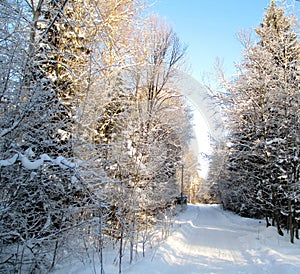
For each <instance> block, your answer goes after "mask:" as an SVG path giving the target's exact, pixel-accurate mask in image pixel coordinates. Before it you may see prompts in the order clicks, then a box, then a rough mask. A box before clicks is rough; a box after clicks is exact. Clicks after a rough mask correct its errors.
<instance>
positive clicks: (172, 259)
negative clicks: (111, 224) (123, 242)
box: [55, 205, 300, 274]
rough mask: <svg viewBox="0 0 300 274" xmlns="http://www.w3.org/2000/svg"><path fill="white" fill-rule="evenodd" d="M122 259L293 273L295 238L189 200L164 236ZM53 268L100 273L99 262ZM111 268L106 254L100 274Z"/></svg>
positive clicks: (155, 271) (176, 271) (199, 269)
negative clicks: (136, 254)
mask: <svg viewBox="0 0 300 274" xmlns="http://www.w3.org/2000/svg"><path fill="white" fill-rule="evenodd" d="M110 256H111V255H110ZM110 258H111V260H110ZM123 261H124V265H123V271H122V273H124V274H205V273H229V274H231V273H232V274H237V273H247V274H249V273H255V274H259V273H270V274H271V273H272V274H277V273H278V274H283V273H289V274H293V273H300V240H295V244H291V243H290V242H289V237H288V235H286V236H284V237H282V236H279V235H278V234H277V232H276V229H275V228H273V227H269V228H266V227H265V222H264V221H260V220H253V219H248V218H242V217H239V216H237V215H234V214H232V213H230V212H227V211H223V210H222V209H221V208H220V206H219V205H188V207H187V209H186V210H185V211H184V212H182V213H180V214H179V215H178V216H177V217H176V218H175V221H174V225H173V228H172V232H171V235H170V236H169V237H168V239H167V240H165V241H163V242H161V243H160V244H159V245H157V246H156V247H155V248H152V249H150V248H149V249H148V252H147V254H146V257H145V258H142V256H141V255H140V256H139V257H138V258H137V260H136V261H135V262H134V263H133V264H131V265H130V264H128V262H127V261H128V258H127V257H126V256H125V257H124V258H123ZM109 262H110V263H111V264H110V263H109ZM95 270H96V272H95ZM55 273H56V274H62V273H76V274H92V273H100V266H99V265H97V264H96V265H94V267H92V266H89V265H82V264H81V265H80V264H71V263H70V264H69V265H68V266H67V267H66V266H60V267H57V270H56V271H55ZM112 273H118V266H117V265H115V264H113V258H112V257H107V258H106V259H105V274H112Z"/></svg>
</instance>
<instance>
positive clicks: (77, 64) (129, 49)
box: [0, 0, 191, 273]
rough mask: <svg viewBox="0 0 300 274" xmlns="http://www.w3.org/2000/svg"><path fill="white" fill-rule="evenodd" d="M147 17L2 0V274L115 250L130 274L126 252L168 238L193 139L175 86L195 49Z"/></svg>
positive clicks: (131, 9) (81, 5)
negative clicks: (155, 231) (155, 236)
mask: <svg viewBox="0 0 300 274" xmlns="http://www.w3.org/2000/svg"><path fill="white" fill-rule="evenodd" d="M144 8H145V5H144V4H143V2H142V1H136V0H121V1H113V0H111V1H107V0H97V1H89V0H88V1H85V0H65V1H59V0H58V1H56V0H37V1H29V0H5V1H1V3H0V18H1V19H0V20H1V31H0V50H1V51H0V56H1V62H0V74H1V93H0V100H1V101H0V102H1V108H0V109H1V110H0V126H1V130H0V138H1V139H0V176H1V183H0V188H1V194H0V203H1V204H0V254H1V255H0V272H5V273H12V272H13V273H24V272H29V273H41V272H49V271H50V270H51V269H53V268H54V267H55V265H56V263H57V262H58V261H61V260H63V259H64V257H65V256H67V254H71V253H72V254H73V255H76V254H77V256H78V258H81V255H82V252H84V253H85V254H88V256H94V255H95V254H97V256H98V255H99V256H100V257H101V256H102V255H101V254H102V252H103V249H104V248H106V247H107V246H111V245H112V246H114V247H115V248H116V249H117V248H118V249H119V258H118V264H119V271H120V272H121V269H122V257H123V249H124V246H125V245H130V250H131V251H130V252H131V253H130V254H131V257H130V261H132V260H133V254H134V253H136V252H138V243H141V242H142V245H143V252H142V253H144V250H145V248H144V247H145V245H147V244H148V242H149V240H150V239H151V237H152V228H153V225H154V224H157V223H158V224H160V225H161V226H162V227H163V229H164V231H165V236H166V235H167V234H168V229H169V224H170V218H171V217H172V211H173V207H174V204H173V202H172V201H174V198H175V197H176V196H177V195H179V193H180V190H179V180H178V178H179V177H178V172H176V170H178V169H179V168H180V167H181V166H182V164H183V162H184V156H185V154H186V152H187V147H188V142H189V138H190V137H191V136H190V134H187V133H188V132H190V131H191V125H190V122H189V120H190V114H189V110H188V108H187V107H186V106H185V102H184V100H183V98H182V97H181V96H180V94H178V91H177V89H176V81H172V79H174V75H175V72H176V71H178V69H180V67H181V63H182V60H183V56H184V53H185V48H184V47H183V46H182V45H181V43H180V41H179V39H178V37H177V36H176V34H175V33H174V32H173V30H172V29H171V28H170V27H169V26H167V25H166V24H165V23H164V22H162V21H160V20H159V19H158V18H157V17H155V16H152V17H149V18H141V13H140V12H141V11H142V10H143V9H144ZM174 113H176V115H174ZM74 239H75V240H74ZM103 269H104V265H103V261H101V273H103V271H104V270H103Z"/></svg>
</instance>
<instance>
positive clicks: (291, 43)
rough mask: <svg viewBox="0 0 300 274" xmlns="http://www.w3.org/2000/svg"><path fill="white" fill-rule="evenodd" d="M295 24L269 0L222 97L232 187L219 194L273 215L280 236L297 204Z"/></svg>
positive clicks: (245, 209)
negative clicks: (254, 36)
mask: <svg viewBox="0 0 300 274" xmlns="http://www.w3.org/2000/svg"><path fill="white" fill-rule="evenodd" d="M294 28H295V24H294V19H293V18H292V17H289V16H287V15H285V13H284V8H283V7H278V6H277V5H276V4H275V2H274V1H271V3H270V6H269V8H268V10H267V12H266V14H265V16H264V18H263V22H262V23H261V25H260V26H259V27H258V28H257V29H256V33H257V35H258V42H257V43H256V44H255V45H249V46H248V47H247V48H246V53H245V56H244V57H245V59H244V62H243V64H242V67H241V74H240V76H239V77H238V79H237V80H236V81H235V82H234V83H232V84H230V85H229V88H228V90H229V96H228V97H227V106H230V108H228V109H227V114H228V119H229V124H230V126H229V132H230V134H229V136H230V146H229V154H228V158H227V162H226V164H227V170H228V175H229V179H228V180H227V189H228V187H230V189H231V190H230V191H227V193H226V194H225V195H224V194H223V199H224V200H225V204H226V205H229V207H230V209H233V210H235V211H237V212H238V213H243V214H246V215H250V216H253V214H263V215H265V216H266V218H267V219H268V217H270V218H272V219H273V224H276V226H277V229H278V233H279V234H281V235H282V234H283V232H282V229H281V228H282V227H283V226H285V224H286V223H287V222H284V220H286V217H285V215H287V216H288V220H289V221H288V226H287V228H288V229H289V230H290V231H291V233H293V231H294V230H295V228H294V226H295V224H296V221H295V218H296V216H295V215H296V212H297V207H298V206H299V201H297V198H296V197H297V195H298V193H299V189H298V188H297V185H296V182H297V181H298V180H299V172H297V170H299V161H298V155H299V137H298V136H299V91H298V87H299V68H300V67H299V58H300V55H299V53H300V47H299V42H298V40H297V38H298V37H297V34H296V32H295V30H294ZM228 200H231V201H230V202H231V203H228ZM268 224H269V222H268ZM291 241H292V237H291Z"/></svg>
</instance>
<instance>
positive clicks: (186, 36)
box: [151, 0, 300, 82]
mask: <svg viewBox="0 0 300 274" xmlns="http://www.w3.org/2000/svg"><path fill="white" fill-rule="evenodd" d="M156 1H157V3H156V4H155V5H154V7H152V9H151V10H153V12H154V13H158V14H159V15H160V16H161V17H165V18H166V20H167V22H168V23H170V24H171V25H172V26H173V29H174V31H175V32H176V33H177V34H178V36H179V38H180V39H181V41H182V42H184V43H185V44H186V45H187V46H188V52H187V58H188V62H189V63H190V64H191V66H192V71H191V73H192V75H193V76H194V77H195V78H196V79H197V80H199V81H200V82H201V80H202V75H203V73H205V72H214V64H215V60H216V58H217V57H220V58H221V59H223V60H224V71H225V73H226V75H227V76H230V75H232V74H233V73H234V72H235V68H234V63H236V62H239V61H240V60H241V56H242V46H241V44H240V42H239V41H238V39H237V32H238V31H239V30H242V29H247V30H249V29H254V28H256V27H257V26H259V23H260V22H261V21H262V18H263V15H264V13H265V8H267V7H268V5H269V3H270V1H269V0H215V1H213V0H156ZM286 2H288V3H290V4H292V5H294V3H295V1H294V0H290V1H286ZM295 6H296V8H295V9H296V10H297V11H298V12H297V13H298V14H299V10H300V2H296V4H295ZM298 18H299V17H298Z"/></svg>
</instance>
